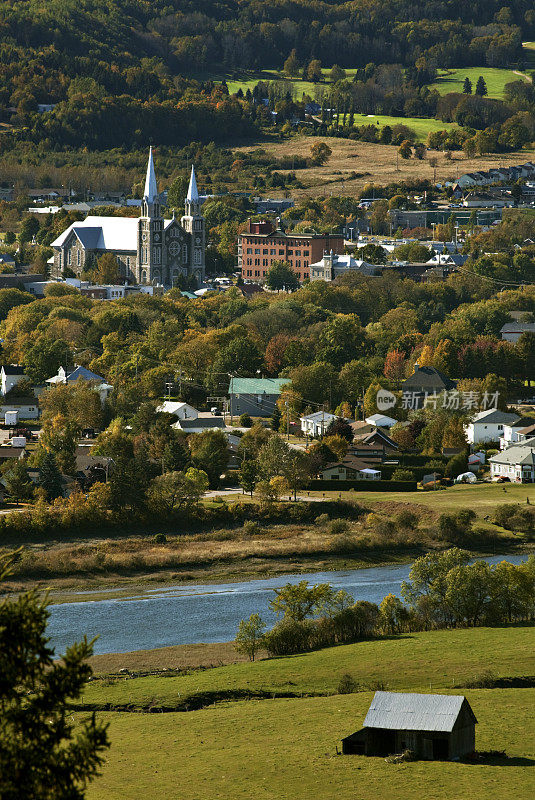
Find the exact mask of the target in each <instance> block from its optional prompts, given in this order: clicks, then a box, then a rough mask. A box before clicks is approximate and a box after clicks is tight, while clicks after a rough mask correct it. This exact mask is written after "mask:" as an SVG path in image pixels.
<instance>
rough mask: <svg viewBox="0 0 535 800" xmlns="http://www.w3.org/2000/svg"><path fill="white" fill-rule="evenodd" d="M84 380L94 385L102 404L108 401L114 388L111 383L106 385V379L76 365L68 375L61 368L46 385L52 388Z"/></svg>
mask: <svg viewBox="0 0 535 800" xmlns="http://www.w3.org/2000/svg"><path fill="white" fill-rule="evenodd" d="M78 380H84V381H89V382H90V383H91V384H93V385H94V387H95V391H97V392H98V394H99V395H100V401H101V403H102V404H104V402H105V401H106V400H107V399H108V397H109V396H110V394H111V392H112V390H113V386H111V385H110V384H109V383H106V381H105V379H104V378H103V377H102V376H101V375H97V374H96V372H91V370H90V369H87V368H86V367H81V366H79V365H76V366H75V368H74V369H73V370H72V372H69V373H67V372H66V370H65V368H64V367H60V368H59V369H58V374H57V375H54V376H53V377H52V378H47V379H46V383H48V385H49V386H50V387H52V386H58V385H59V384H66V383H72V382H73V381H78Z"/></svg>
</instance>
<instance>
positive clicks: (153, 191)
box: [143, 147, 158, 203]
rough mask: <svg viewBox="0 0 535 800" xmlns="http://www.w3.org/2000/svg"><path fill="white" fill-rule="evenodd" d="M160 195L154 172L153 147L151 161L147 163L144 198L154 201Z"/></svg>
mask: <svg viewBox="0 0 535 800" xmlns="http://www.w3.org/2000/svg"><path fill="white" fill-rule="evenodd" d="M157 195H158V185H157V183H156V173H155V172H154V161H153V159H152V147H151V148H150V150H149V162H148V164H147V177H146V178H145V191H144V192H143V199H144V200H146V201H147V203H154V201H155V199H156V197H157Z"/></svg>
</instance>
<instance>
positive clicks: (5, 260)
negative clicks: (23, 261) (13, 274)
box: [0, 253, 16, 269]
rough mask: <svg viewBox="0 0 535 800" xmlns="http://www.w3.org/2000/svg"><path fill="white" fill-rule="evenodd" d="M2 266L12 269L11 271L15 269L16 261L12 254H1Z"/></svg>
mask: <svg viewBox="0 0 535 800" xmlns="http://www.w3.org/2000/svg"><path fill="white" fill-rule="evenodd" d="M0 264H2V266H4V267H10V268H11V269H15V266H16V261H15V257H14V256H12V255H11V253H0Z"/></svg>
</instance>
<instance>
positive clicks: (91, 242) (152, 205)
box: [51, 148, 206, 287]
mask: <svg viewBox="0 0 535 800" xmlns="http://www.w3.org/2000/svg"><path fill="white" fill-rule="evenodd" d="M51 247H52V249H53V251H54V263H53V265H52V270H51V272H52V276H53V277H55V278H62V277H65V276H66V275H76V276H78V277H79V276H80V275H81V273H82V272H84V271H87V270H89V269H91V268H92V267H94V266H95V264H96V261H97V260H98V258H100V256H102V255H103V254H104V253H113V255H115V256H116V258H117V261H118V263H119V268H120V270H121V272H122V274H123V276H124V278H125V280H126V281H128V282H129V283H140V284H162V285H163V286H169V287H170V286H174V285H175V284H176V283H177V281H178V279H179V278H180V277H181V276H191V275H193V276H195V278H196V279H197V282H198V283H199V285H200V284H202V282H203V281H204V275H205V249H206V242H205V224H204V217H203V216H202V214H201V204H200V201H199V192H198V189H197V181H196V178H195V170H194V168H193V167H192V168H191V177H190V182H189V188H188V194H187V197H186V200H185V213H184V216H183V217H182V218H181V219H180V220H178V219H177V218H176V217H175V215H174V214H173V216H172V218H171V219H164V218H163V216H162V207H161V203H160V195H159V194H158V187H157V183H156V174H155V170H154V161H153V157H152V148H151V150H150V154H149V161H148V164H147V174H146V178H145V190H144V193H143V201H142V205H141V216H140V217H138V218H136V217H97V216H88V217H86V218H85V220H83V221H81V222H74V223H73V224H72V225H70V226H69V227H68V228H67V230H66V231H64V232H63V233H62V234H61V236H58V238H57V239H55V240H54V241H53V242H52V245H51Z"/></svg>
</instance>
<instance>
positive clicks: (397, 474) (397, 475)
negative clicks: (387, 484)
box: [392, 469, 415, 481]
mask: <svg viewBox="0 0 535 800" xmlns="http://www.w3.org/2000/svg"><path fill="white" fill-rule="evenodd" d="M392 480H393V481H413V480H415V477H414V472H412V470H410V469H395V470H394V472H393V473H392Z"/></svg>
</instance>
